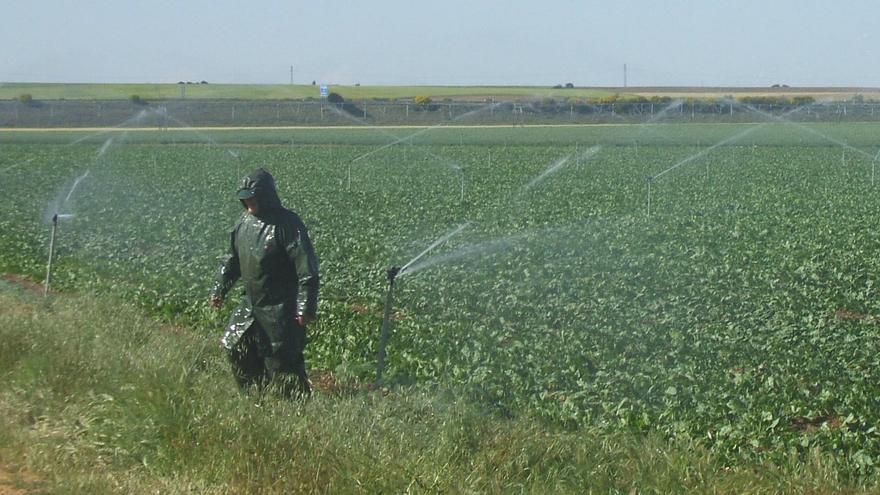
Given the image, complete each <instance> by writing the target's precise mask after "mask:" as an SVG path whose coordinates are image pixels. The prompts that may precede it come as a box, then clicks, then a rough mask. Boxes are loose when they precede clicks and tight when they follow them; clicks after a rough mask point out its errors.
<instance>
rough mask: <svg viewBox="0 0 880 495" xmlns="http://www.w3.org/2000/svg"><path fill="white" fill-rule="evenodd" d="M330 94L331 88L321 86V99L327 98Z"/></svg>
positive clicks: (324, 85)
mask: <svg viewBox="0 0 880 495" xmlns="http://www.w3.org/2000/svg"><path fill="white" fill-rule="evenodd" d="M329 94H330V88H329V87H328V86H327V85H326V84H322V85H321V98H326V97H327V95H329Z"/></svg>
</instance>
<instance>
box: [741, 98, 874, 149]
mask: <svg viewBox="0 0 880 495" xmlns="http://www.w3.org/2000/svg"><path fill="white" fill-rule="evenodd" d="M812 105H815V103H814V104H811V105H805V106H812ZM743 106H744V107H745V108H748V109H749V110H751V111H753V112H755V113H757V114H758V115H762V116H764V117H767V118H770V119H773V120H775V121H777V122H780V123H782V124H787V125H791V126H794V127H797V128H798V129H800V130H802V131H806V132H809V133H810V134H813V135H814V136H818V137H820V138H822V139H825V140H827V141H828V142H830V143H834V144H836V145H838V146H840V147H842V148H843V149H844V150H850V151H853V152H855V153H858V154H860V155H862V156H865V157H867V158H871V159H873V158H875V157H874V156H872V155H871V154H870V153H868V152H866V151H864V150H861V149H859V148H856V147H854V146H851V145H850V144H849V143H847V142H845V141H841V140H839V139H837V138H834V137H831V136H829V135H827V134H824V133H822V132H819V131H817V130H816V129H813V128H812V127H810V126H807V125H804V124H802V123H800V122H795V121H792V120H788V119H785V118H783V117H779V116H777V115H773V114H772V113H768V112H765V111H763V110H760V109H758V108H755V107H753V106H752V105H749V104H743ZM797 109H798V110H799V109H800V107H798V108H797ZM790 113H791V112H789V114H790Z"/></svg>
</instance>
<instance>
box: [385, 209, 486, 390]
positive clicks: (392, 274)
mask: <svg viewBox="0 0 880 495" xmlns="http://www.w3.org/2000/svg"><path fill="white" fill-rule="evenodd" d="M468 225H470V222H466V223H463V224H461V225H459V226H458V227H457V228H455V229H454V230H452V231H451V232H447V233H446V234H444V235H443V237H441V238H439V239H437V240H436V241H434V242H433V243H431V245H430V246H428V247H427V248H425V250H424V251H422V252H421V253H419V254H418V256H416V257H415V258H413V259H411V260H409V262H408V263H406V264H405V265H403V266H400V267H398V266H392V267H390V268H388V270H386V272H385V273H386V275H387V277H388V292H386V293H385V310H384V313H383V316H382V329H381V331H380V332H379V355H378V359H377V360H376V382H375V386H376V387H377V388H378V387H380V386H381V385H382V371H383V370H384V369H385V347H386V345H387V344H388V327H389V325H390V322H391V306H392V303H393V301H394V280H395V279H396V278H397V276H398V275H403V273H404V272H405V271H406V269H407V268H409V267H411V266H412V265H413V263H415V262H416V261H418V260H420V259H422V257H423V256H425V255H426V254H428V253H429V252H431V251H432V250H433V249H434V248H436V247H437V246H439V245H440V244H443V243H444V242H446V241H447V240H449V239H450V238H451V237H452V236H454V235H456V234H458V233H459V232H461V231H462V230H464V228H465V227H467V226H468Z"/></svg>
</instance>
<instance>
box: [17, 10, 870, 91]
mask: <svg viewBox="0 0 880 495" xmlns="http://www.w3.org/2000/svg"><path fill="white" fill-rule="evenodd" d="M0 13H2V21H0V81H6V82H13V81H36V82H177V81H179V80H189V81H201V80H207V81H209V82H214V83H281V84H284V83H288V82H290V66H291V65H293V66H294V81H295V82H297V83H310V82H311V81H312V80H315V81H317V82H319V83H327V84H354V83H358V82H359V83H362V84H438V85H553V84H559V83H562V84H564V83H567V82H571V83H574V84H575V85H577V86H621V85H623V65H624V64H627V67H628V81H627V82H628V84H629V85H630V86H651V85H664V86H669V85H687V86H769V85H771V84H777V83H778V84H788V85H791V86H826V85H827V86H870V87H877V86H880V57H878V54H880V53H878V51H880V0H842V1H839V2H831V1H828V0H825V1H815V0H741V1H732V0H717V1H712V0H702V1H697V0H655V1H648V0H629V1H627V0H618V1H614V0H600V1H576V0H541V1H518V0H467V1H464V0H444V1H418V0H388V1H385V0H372V1H342V0H332V1H320V0H312V1H308V2H302V1H270V0H251V1H237V0H176V1H171V0H153V1H143V0H142V1H134V0H70V1H66V0H34V1H30V2H28V1H24V0H0Z"/></svg>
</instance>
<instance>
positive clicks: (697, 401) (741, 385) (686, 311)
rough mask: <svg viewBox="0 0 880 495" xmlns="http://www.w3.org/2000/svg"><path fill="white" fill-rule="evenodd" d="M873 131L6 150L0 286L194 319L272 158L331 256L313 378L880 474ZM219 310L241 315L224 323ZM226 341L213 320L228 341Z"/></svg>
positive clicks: (171, 137) (828, 127) (211, 139)
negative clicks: (443, 394)
mask: <svg viewBox="0 0 880 495" xmlns="http://www.w3.org/2000/svg"><path fill="white" fill-rule="evenodd" d="M878 131H880V126H878V125H874V124H814V125H806V124H783V123H773V124H751V125H749V124H736V125H734V124H731V125H642V126H639V125H633V126H604V127H571V128H442V129H405V128H394V129H369V128H366V129H336V130H327V129H300V130H290V129H287V130H274V131H271V130H269V131H267V130H261V131H249V130H230V131H220V130H216V131H210V132H209V131H194V130H179V131H126V130H124V129H119V130H116V131H113V132H104V133H97V134H95V133H93V134H89V133H88V132H86V131H79V132H75V133H62V132H44V133H33V132H30V133H28V132H18V133H11V132H10V133H3V134H0V146H2V149H3V153H2V154H0V177H2V190H3V194H2V195H0V205H2V207H3V209H4V211H5V212H6V214H5V215H3V216H2V217H0V230H2V232H3V233H4V234H3V236H2V237H0V271H3V272H10V273H17V274H23V275H26V276H28V277H31V278H32V279H33V280H41V279H42V277H43V275H44V273H45V264H46V259H47V255H48V245H49V236H50V231H51V222H50V221H49V218H50V217H51V215H52V214H53V213H60V214H62V216H63V218H62V219H61V220H60V221H59V227H58V233H57V238H56V259H55V269H54V273H53V287H55V288H57V289H59V290H62V291H83V292H89V293H92V292H94V293H99V294H100V293H112V294H115V295H118V296H121V297H123V298H125V299H129V300H132V301H136V302H137V303H138V304H140V305H141V306H143V307H145V308H148V309H149V310H150V311H152V312H154V313H156V314H159V315H163V316H164V317H166V318H168V319H170V320H175V321H179V322H201V323H202V324H204V323H205V322H209V321H211V318H212V316H211V315H210V314H209V310H208V308H207V304H206V299H207V295H208V290H209V287H210V284H211V281H212V279H213V276H214V273H215V270H216V269H217V259H218V257H219V256H220V255H221V254H222V253H223V252H224V249H225V248H226V244H225V240H226V238H227V235H228V234H227V232H228V229H229V228H231V226H232V225H233V223H234V222H235V220H236V218H237V216H238V215H239V214H240V213H241V206H240V205H239V204H238V202H237V201H236V200H235V199H234V198H233V194H232V193H233V191H234V190H235V188H236V183H237V179H238V178H239V177H240V176H241V175H242V174H243V173H245V172H247V171H248V170H249V169H250V168H252V167H255V166H263V167H266V168H267V169H269V170H270V171H271V172H272V173H273V174H274V175H275V177H276V180H277V182H278V185H279V192H280V194H281V197H282V198H283V200H284V202H285V203H286V204H287V205H288V206H289V207H291V208H293V209H295V210H296V211H297V212H299V213H300V215H301V216H302V218H303V219H304V221H305V223H306V225H307V226H308V227H309V229H310V232H311V235H312V238H313V240H314V243H315V246H316V251H317V253H318V256H319V257H320V259H321V272H322V293H321V305H320V322H319V323H318V324H317V326H316V327H315V328H314V331H313V334H312V336H311V340H310V344H309V346H308V348H307V353H308V354H307V360H308V363H309V365H310V367H312V368H314V369H322V370H328V371H329V372H331V373H333V374H334V375H335V376H337V377H340V379H357V380H362V381H371V380H372V378H373V373H374V371H375V365H376V352H377V345H378V342H377V341H378V335H379V325H380V319H381V315H382V311H383V307H382V302H383V299H384V295H385V291H386V289H387V281H386V279H385V270H386V269H387V268H388V267H389V266H392V265H396V266H402V265H405V264H408V262H410V261H412V260H414V259H415V258H416V257H417V255H419V254H420V253H422V252H423V251H424V250H425V249H426V248H427V247H428V246H430V245H431V244H432V243H434V241H436V240H438V239H441V238H443V237H444V236H446V237H448V239H446V241H445V242H443V243H441V244H440V245H438V246H437V247H436V249H434V250H432V251H430V252H428V253H427V254H425V255H424V256H423V257H421V258H419V259H417V260H415V261H414V262H413V263H412V264H411V265H410V266H409V267H408V268H407V269H406V270H404V272H403V273H402V274H401V275H400V276H399V277H398V279H397V282H396V285H395V287H396V293H395V301H394V307H393V313H392V314H393V318H392V320H391V337H390V341H389V345H388V361H387V368H386V370H385V376H386V378H387V383H388V384H389V385H390V386H395V385H399V384H411V383H417V384H425V385H427V386H432V385H442V386H444V387H446V386H449V387H456V388H457V389H458V390H461V391H462V392H463V393H465V394H467V396H468V397H471V398H472V399H474V400H475V401H477V402H479V403H481V404H484V405H486V406H487V407H488V408H490V409H491V410H493V411H495V412H497V413H499V414H501V415H512V416H528V417H533V418H537V419H538V420H540V421H546V422H548V423H550V424H555V425H561V426H562V427H565V428H578V427H589V428H593V429H597V430H598V431H604V432H608V433H617V432H637V433H649V434H652V435H655V434H656V435H659V436H660V437H664V438H674V439H687V440H688V441H694V442H697V443H699V444H701V445H704V446H706V448H707V449H708V450H710V451H711V452H713V453H714V454H715V455H718V456H720V457H721V458H722V459H724V462H726V463H729V464H731V465H736V464H738V463H741V462H753V461H755V462H764V461H771V462H776V461H778V462H786V461H787V460H790V459H792V458H795V459H797V458H799V457H801V456H805V455H807V454H809V453H815V452H820V453H824V454H828V455H831V456H835V457H837V458H838V459H840V470H841V472H842V473H843V474H844V475H846V476H854V477H857V478H858V477H862V478H863V477H869V476H873V473H875V469H876V467H877V465H878V463H880V402H878V401H880V380H878V379H877V378H878V376H880V325H878V317H877V316H878V315H880V297H878V296H880V293H878V292H880V290H878V284H877V274H878V273H880V256H878V254H880V252H878V251H880V249H878V246H880V229H878V220H877V212H878V211H880V194H878V193H880V182H875V178H876V179H878V180H880V177H875V172H876V170H875V165H876V161H877V156H878V152H880V139H878V138H877V136H878V135H880V134H878ZM229 310H230V308H229V307H227V308H226V309H225V311H229ZM220 331H221V329H220V328H217V334H218V337H219V333H220Z"/></svg>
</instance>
